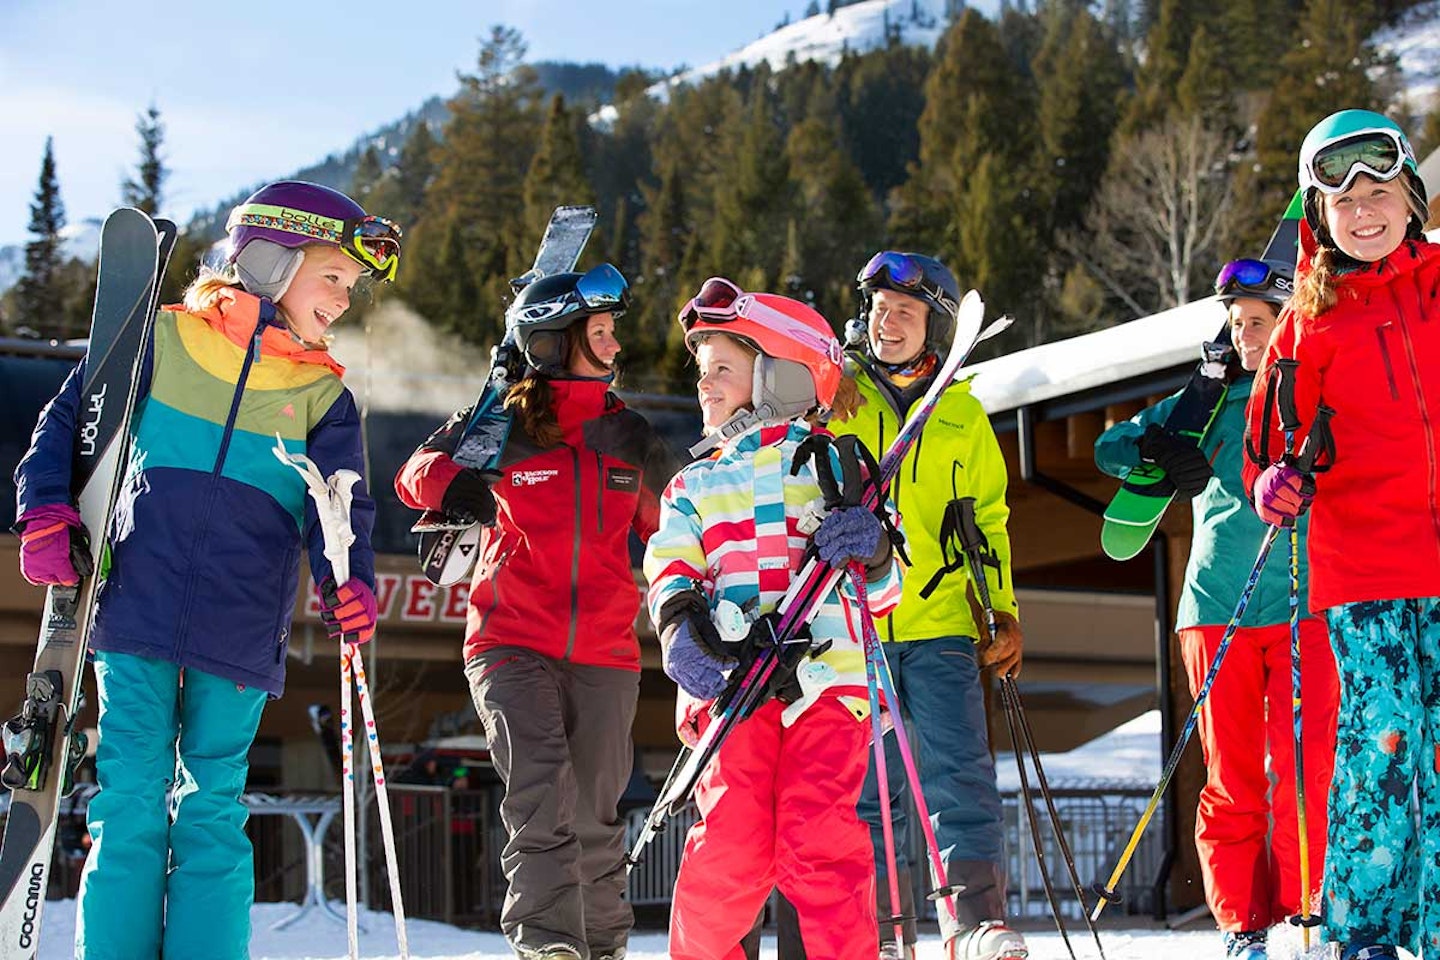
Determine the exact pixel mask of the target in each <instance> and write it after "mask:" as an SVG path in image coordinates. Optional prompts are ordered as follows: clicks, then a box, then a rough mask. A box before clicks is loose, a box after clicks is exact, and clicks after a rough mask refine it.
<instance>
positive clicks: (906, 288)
mask: <svg viewBox="0 0 1440 960" xmlns="http://www.w3.org/2000/svg"><path fill="white" fill-rule="evenodd" d="M855 282H856V284H858V285H859V287H860V299H861V303H862V304H863V314H864V316H865V319H866V322H867V324H868V322H869V316H870V304H871V302H872V300H873V299H874V293H875V291H876V290H894V291H895V292H897V293H904V294H907V295H909V296H912V297H918V298H919V299H921V300H923V301H924V302H925V304H926V306H928V307H929V308H930V316H929V317H928V319H927V320H926V323H925V346H926V347H928V348H929V349H931V350H938V351H939V352H941V353H944V352H945V350H947V349H948V348H949V346H950V341H951V339H952V338H953V337H954V336H955V316H956V314H958V313H959V312H960V284H959V282H958V281H956V279H955V274H953V273H951V272H950V269H949V268H948V267H946V266H945V264H943V263H941V262H940V261H939V260H936V259H935V258H934V257H930V256H926V255H925V254H923V253H907V252H903V251H898V250H882V251H880V252H879V253H877V254H875V256H873V257H871V258H870V261H869V262H868V263H866V264H865V266H863V267H861V268H860V272H859V273H858V274H856V275H855Z"/></svg>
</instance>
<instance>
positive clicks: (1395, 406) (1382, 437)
mask: <svg viewBox="0 0 1440 960" xmlns="http://www.w3.org/2000/svg"><path fill="white" fill-rule="evenodd" d="M1300 185H1301V187H1302V189H1303V190H1304V191H1305V195H1304V199H1305V224H1304V225H1302V227H1301V257H1300V263H1299V273H1298V277H1299V282H1298V283H1297V285H1296V292H1295V296H1294V297H1293V298H1292V299H1291V301H1290V307H1289V309H1288V310H1287V311H1286V312H1285V314H1284V315H1283V316H1282V317H1281V319H1280V323H1279V325H1278V326H1277V327H1276V330H1275V333H1274V335H1273V336H1272V338H1271V341H1270V345H1269V347H1268V348H1267V350H1266V353H1265V357H1264V359H1263V360H1262V362H1261V367H1260V370H1259V372H1258V373H1257V375H1256V378H1255V382H1256V385H1257V386H1256V389H1255V391H1254V392H1253V393H1252V395H1251V400H1250V405H1249V409H1248V410H1247V419H1248V423H1249V434H1250V438H1251V441H1252V447H1253V449H1254V452H1255V454H1256V456H1257V460H1258V463H1254V464H1247V467H1246V482H1247V484H1249V485H1250V486H1251V489H1252V491H1253V494H1254V499H1255V507H1256V510H1257V511H1258V512H1259V513H1260V516H1261V518H1262V519H1264V520H1266V521H1267V522H1270V523H1280V522H1284V521H1287V520H1290V519H1291V518H1295V517H1298V516H1299V515H1300V514H1301V513H1303V512H1305V510H1306V509H1307V508H1308V507H1309V506H1310V503H1311V501H1312V499H1313V501H1314V513H1313V516H1312V517H1311V520H1310V540H1309V560H1310V601H1311V603H1310V606H1311V609H1312V610H1314V611H1315V612H1316V613H1320V612H1324V614H1325V616H1326V617H1327V618H1328V620H1329V624H1330V638H1331V643H1332V644H1333V646H1334V648H1335V658H1336V661H1337V665H1338V667H1339V671H1340V688H1341V691H1340V696H1341V702H1340V714H1339V726H1338V730H1337V734H1336V757H1335V780H1334V786H1333V787H1332V789H1331V793H1330V830H1329V836H1328V841H1327V843H1328V852H1327V858H1326V871H1325V882H1324V904H1323V907H1324V915H1325V930H1326V933H1327V935H1328V936H1329V938H1330V939H1333V940H1335V941H1337V942H1338V943H1339V944H1340V947H1341V952H1340V956H1341V958H1342V960H1374V958H1377V957H1397V956H1399V954H1398V953H1397V952H1396V950H1397V947H1404V948H1406V949H1407V950H1409V951H1410V952H1411V953H1414V954H1417V955H1423V956H1425V957H1436V956H1440V860H1437V856H1440V776H1437V774H1440V752H1437V746H1440V484H1437V476H1440V301H1437V297H1440V246H1436V245H1435V244H1432V243H1429V242H1427V241H1426V240H1425V239H1424V237H1423V235H1422V233H1421V229H1422V227H1423V226H1424V223H1425V220H1426V217H1427V212H1426V211H1427V207H1426V201H1425V187H1424V185H1423V184H1422V183H1421V181H1420V177H1419V176H1418V174H1417V171H1416V166H1415V156H1414V153H1413V152H1412V150H1411V148H1410V142H1409V141H1408V140H1407V139H1406V137H1405V134H1404V133H1403V132H1402V131H1401V130H1400V128H1399V127H1397V126H1396V125H1395V124H1394V123H1393V122H1392V121H1390V120H1389V119H1387V118H1386V117H1384V116H1381V115H1380V114H1376V113H1371V112H1369V111H1365V110H1345V111H1342V112H1341V113H1337V114H1334V115H1333V116H1330V117H1327V118H1326V119H1324V120H1322V121H1321V122H1320V123H1319V124H1318V125H1316V127H1315V128H1314V129H1313V130H1311V131H1310V134H1309V135H1308V136H1307V137H1306V138H1305V142H1304V145H1303V146H1302V147H1301V153H1300ZM1282 359H1292V360H1294V361H1296V362H1297V364H1298V366H1297V367H1296V368H1295V400H1296V410H1297V412H1298V414H1299V417H1300V418H1301V420H1302V421H1303V423H1302V427H1301V429H1300V430H1299V431H1298V432H1297V436H1296V437H1295V447H1296V449H1299V447H1300V444H1301V442H1302V441H1303V440H1304V439H1305V437H1306V433H1307V431H1308V428H1309V427H1310V425H1311V423H1312V422H1313V420H1314V417H1315V413H1316V410H1317V407H1318V405H1319V404H1320V403H1321V402H1323V403H1324V404H1325V405H1326V406H1328V407H1330V408H1332V409H1333V410H1334V415H1333V418H1332V419H1331V421H1330V432H1331V434H1332V435H1333V439H1334V447H1333V451H1334V456H1333V466H1332V467H1331V469H1329V470H1328V471H1327V472H1324V473H1321V474H1319V475H1317V476H1315V477H1310V476H1306V475H1304V474H1303V473H1301V472H1300V471H1299V470H1298V469H1297V468H1296V466H1295V465H1294V463H1293V458H1291V457H1286V456H1283V455H1282V453H1281V451H1283V449H1284V447H1283V444H1284V440H1283V438H1282V436H1281V434H1280V429H1279V426H1278V424H1277V423H1276V422H1275V421H1276V417H1275V414H1274V411H1273V410H1270V409H1267V405H1266V403H1265V396H1266V394H1265V390H1264V387H1263V384H1265V383H1266V382H1267V380H1268V378H1269V376H1270V374H1271V368H1272V367H1273V366H1274V365H1275V364H1276V363H1277V361H1280V360H1282ZM1317 440H1318V438H1317ZM1262 469H1263V472H1262ZM1416 793H1418V798H1419V806H1420V816H1419V820H1418V823H1417V821H1416V819H1415V817H1414V816H1413V814H1412V811H1411V800H1412V795H1414V794H1416ZM1422 951H1423V952H1422Z"/></svg>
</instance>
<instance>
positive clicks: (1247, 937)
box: [1225, 930, 1266, 960]
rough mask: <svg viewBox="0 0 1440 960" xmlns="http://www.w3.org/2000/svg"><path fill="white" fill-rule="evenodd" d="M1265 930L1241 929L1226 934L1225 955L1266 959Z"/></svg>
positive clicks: (1250, 959) (1247, 959)
mask: <svg viewBox="0 0 1440 960" xmlns="http://www.w3.org/2000/svg"><path fill="white" fill-rule="evenodd" d="M1265 939H1266V934H1265V931H1264V930H1240V931H1238V932H1236V931H1232V932H1230V933H1227V934H1225V956H1226V957H1227V958H1238V960H1265V957H1266V953H1265Z"/></svg>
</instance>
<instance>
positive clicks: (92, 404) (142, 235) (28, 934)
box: [0, 207, 176, 960]
mask: <svg viewBox="0 0 1440 960" xmlns="http://www.w3.org/2000/svg"><path fill="white" fill-rule="evenodd" d="M175 237H176V230H175V225H174V224H173V223H171V222H170V221H168V220H151V219H150V218H149V217H148V216H146V215H145V214H144V213H142V212H140V211H139V210H134V209H131V208H129V207H124V208H121V209H119V210H116V211H115V212H114V213H112V214H110V216H109V217H107V218H106V220H105V225H104V227H103V228H102V230H101V233H100V262H99V271H98V279H97V282H96V290H95V304H94V310H93V312H92V314H91V322H90V341H89V348H88V350H87V353H86V358H85V373H84V378H83V380H82V382H81V387H80V397H81V406H80V410H79V411H78V416H79V423H78V425H77V429H76V443H75V453H74V459H73V461H72V465H71V475H70V489H71V495H72V497H73V498H74V500H75V503H76V505H77V507H78V509H79V512H80V519H81V520H82V521H83V522H84V524H85V527H86V529H87V530H88V531H89V533H90V561H91V563H90V569H91V570H93V571H96V572H95V573H91V574H90V575H87V576H83V577H82V579H81V581H80V583H79V584H77V585H75V586H69V587H67V586H52V587H49V588H48V589H47V590H46V594H45V606H44V610H43V612H42V614H41V621H40V624H41V625H40V637H39V643H38V646H37V649H36V653H35V666H34V668H33V669H32V670H31V672H30V674H29V675H28V676H27V677H26V680H25V700H24V702H23V703H22V704H21V708H20V713H19V715H17V716H16V717H14V718H13V719H11V720H9V721H7V722H6V723H5V725H4V744H5V770H4V775H3V780H4V784H5V786H6V787H8V788H10V790H11V796H10V812H9V816H8V818H7V819H6V821H5V836H4V840H3V844H0V895H3V898H4V899H3V902H0V956H4V957H6V958H15V960H31V958H34V957H35V956H36V954H37V951H38V950H39V939H40V914H41V910H42V908H43V906H44V903H45V892H46V888H47V887H48V886H49V877H50V859H51V854H52V852H53V849H54V846H55V830H56V822H57V819H58V814H59V805H60V800H61V798H62V797H63V796H65V795H66V794H67V793H68V792H69V789H70V787H71V775H72V774H73V772H74V768H75V765H76V764H78V763H79V762H80V761H81V760H82V759H84V756H85V737H84V734H82V733H81V732H80V731H78V730H76V729H75V718H76V715H77V713H78V712H79V710H80V706H81V703H82V698H81V693H80V686H81V676H82V673H83V668H84V664H85V649H86V644H87V642H88V639H89V631H90V623H91V618H92V616H93V614H94V611H95V601H96V591H97V588H98V583H99V579H100V574H99V571H100V570H101V559H102V554H103V553H104V546H105V538H106V534H107V533H108V531H109V526H110V517H111V514H112V513H113V512H114V509H115V501H116V498H117V496H118V494H119V491H120V484H121V481H122V479H123V477H124V473H125V467H126V464H127V462H128V459H129V449H130V421H131V417H132V414H133V412H134V407H135V401H136V398H137V395H138V392H139V389H140V376H141V367H142V364H141V360H142V358H143V357H144V355H145V351H146V350H147V349H148V348H149V344H150V337H151V333H152V331H153V330H154V323H155V309H156V306H157V300H158V298H159V290H160V280H161V277H163V276H164V273H165V267H166V265H167V264H168V262H169V260H170V252H171V250H172V249H173V248H174V244H175Z"/></svg>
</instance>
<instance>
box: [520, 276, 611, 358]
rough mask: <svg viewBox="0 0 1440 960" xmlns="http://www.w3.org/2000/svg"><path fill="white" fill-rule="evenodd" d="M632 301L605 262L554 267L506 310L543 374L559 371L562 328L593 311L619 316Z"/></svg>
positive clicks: (522, 346) (562, 352) (522, 348)
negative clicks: (573, 269)
mask: <svg viewBox="0 0 1440 960" xmlns="http://www.w3.org/2000/svg"><path fill="white" fill-rule="evenodd" d="M629 306H630V285H629V284H628V283H626V281H625V277H624V276H622V275H621V273H620V271H619V270H616V269H615V268H614V267H612V266H611V265H610V264H608V263H602V264H600V265H599V266H598V267H595V268H593V269H591V270H589V271H587V272H585V273H555V274H551V275H550V276H548V277H541V278H540V279H539V280H536V281H534V282H533V283H531V284H530V285H529V286H527V287H526V288H525V289H524V290H521V291H520V295H519V296H518V297H516V298H515V302H514V303H512V304H510V308H509V309H508V310H506V311H505V320H506V324H507V325H508V326H511V327H513V329H514V331H515V343H516V345H517V346H518V347H519V348H520V353H521V354H522V355H523V356H524V357H525V362H526V363H528V364H529V365H530V366H531V367H534V368H535V369H536V370H539V371H540V372H542V373H546V374H556V373H560V372H562V371H563V369H564V367H565V362H566V360H567V359H568V358H567V357H566V356H565V331H566V330H568V329H569V328H570V326H571V325H572V324H574V323H575V322H576V321H579V320H583V319H584V318H586V317H589V316H592V315H594V314H597V313H610V314H613V315H614V316H615V318H616V319H617V320H618V319H619V318H620V317H622V316H624V314H625V311H626V309H628V308H629Z"/></svg>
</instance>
